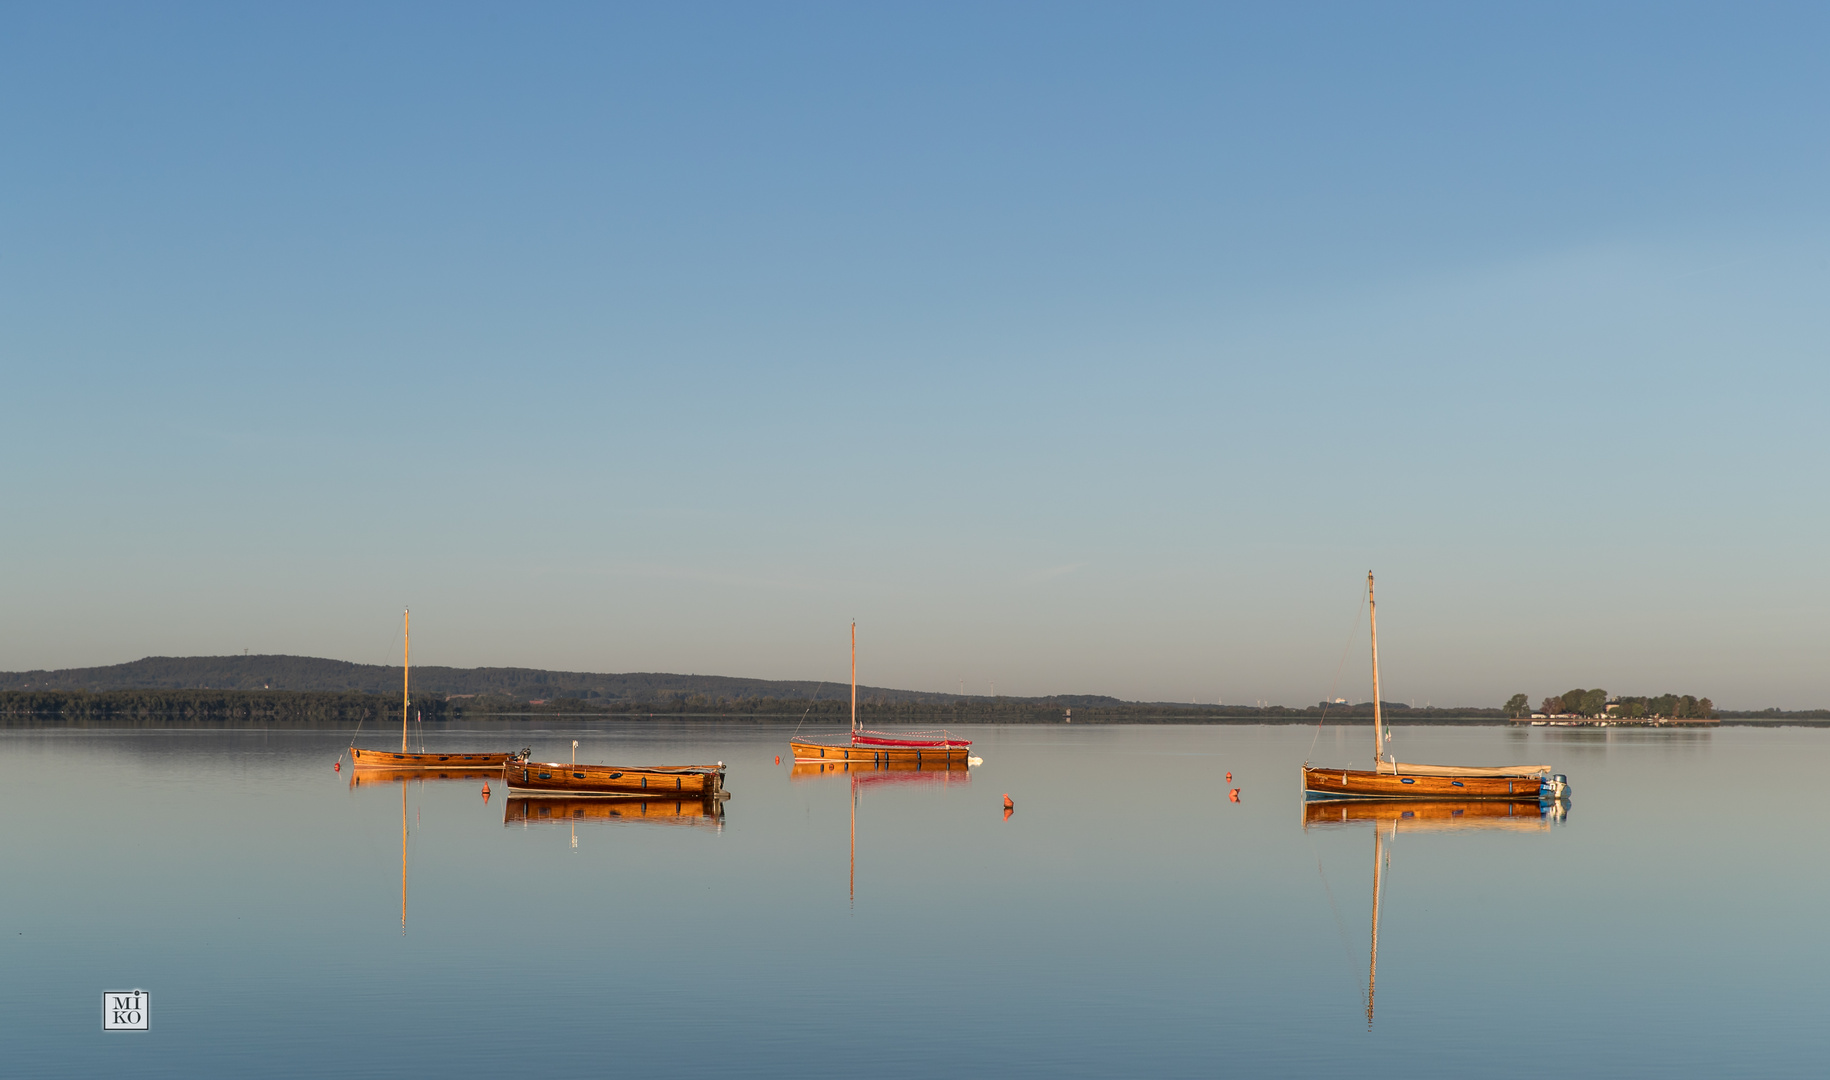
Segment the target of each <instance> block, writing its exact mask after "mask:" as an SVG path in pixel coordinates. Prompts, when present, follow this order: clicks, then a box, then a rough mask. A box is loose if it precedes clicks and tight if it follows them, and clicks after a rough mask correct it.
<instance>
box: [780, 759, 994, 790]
mask: <svg viewBox="0 0 1830 1080" xmlns="http://www.w3.org/2000/svg"><path fill="white" fill-rule="evenodd" d="M823 776H845V777H850V778H851V779H852V780H853V781H854V782H855V783H859V784H866V785H871V786H875V785H878V784H943V785H945V784H970V783H971V782H972V772H971V770H970V769H968V768H967V767H966V763H965V762H964V761H944V760H942V761H924V762H915V761H891V762H889V763H888V764H881V763H872V762H870V761H797V762H795V763H794V767H793V768H792V769H790V770H788V779H790V780H793V781H804V780H817V779H819V778H820V777H823Z"/></svg>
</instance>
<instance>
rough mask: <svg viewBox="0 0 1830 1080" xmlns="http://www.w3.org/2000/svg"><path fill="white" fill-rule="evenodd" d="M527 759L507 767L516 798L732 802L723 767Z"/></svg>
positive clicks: (506, 774)
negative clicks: (614, 797) (639, 797)
mask: <svg viewBox="0 0 1830 1080" xmlns="http://www.w3.org/2000/svg"><path fill="white" fill-rule="evenodd" d="M527 755H528V751H525V750H524V751H522V752H521V753H519V754H516V755H513V756H511V757H510V758H509V759H508V761H507V762H506V763H505V764H504V765H503V766H502V781H503V783H505V784H507V785H508V790H509V792H510V793H511V794H513V795H517V796H526V795H561V796H594V795H625V796H626V795H652V796H655V797H657V798H661V797H669V796H672V797H679V798H695V799H721V798H726V797H728V796H727V795H726V794H725V790H724V762H722V761H720V762H719V763H718V764H716V765H580V764H578V763H576V762H574V763H569V764H568V763H567V762H564V761H531V760H529V759H528V756H527Z"/></svg>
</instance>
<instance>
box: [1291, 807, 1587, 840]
mask: <svg viewBox="0 0 1830 1080" xmlns="http://www.w3.org/2000/svg"><path fill="white" fill-rule="evenodd" d="M1567 813H1568V804H1567V803H1537V802H1506V801H1503V800H1497V799H1470V800H1459V801H1453V800H1417V801H1412V800H1409V799H1403V800H1386V799H1376V800H1375V799H1336V800H1331V801H1316V802H1308V803H1304V804H1303V828H1305V829H1307V828H1310V827H1311V826H1318V827H1326V826H1333V825H1369V824H1372V825H1389V826H1391V827H1392V828H1393V829H1399V828H1402V829H1403V831H1405V832H1419V831H1423V832H1442V831H1445V830H1460V829H1511V830H1514V831H1521V832H1542V831H1544V830H1546V829H1548V828H1550V826H1551V822H1552V821H1562V820H1563V818H1564V815H1565V814H1567Z"/></svg>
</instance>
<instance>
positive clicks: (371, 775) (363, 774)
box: [349, 768, 502, 788]
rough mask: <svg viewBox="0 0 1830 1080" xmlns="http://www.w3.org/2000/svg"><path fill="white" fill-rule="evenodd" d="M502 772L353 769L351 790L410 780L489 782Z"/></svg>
mask: <svg viewBox="0 0 1830 1080" xmlns="http://www.w3.org/2000/svg"><path fill="white" fill-rule="evenodd" d="M501 772H502V770H501V769H500V768H494V769H441V770H439V771H437V772H432V771H430V770H427V769H351V770H350V774H349V786H350V787H351V788H361V787H379V786H380V785H382V784H404V783H406V782H407V781H409V780H470V781H474V782H487V781H489V780H490V779H492V778H494V777H495V776H497V775H499V774H500V773H501Z"/></svg>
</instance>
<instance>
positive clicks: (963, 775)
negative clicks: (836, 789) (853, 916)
mask: <svg viewBox="0 0 1830 1080" xmlns="http://www.w3.org/2000/svg"><path fill="white" fill-rule="evenodd" d="M839 776H843V777H845V778H847V779H848V780H849V781H850V783H851V869H850V871H849V872H848V873H847V874H846V892H847V894H848V895H849V897H850V898H851V899H852V900H853V901H856V900H857V898H858V796H859V794H860V793H861V792H862V791H864V790H867V789H869V788H872V787H882V786H885V785H897V786H903V785H909V784H922V785H927V786H938V787H950V786H952V785H954V784H970V783H971V782H972V771H971V770H970V769H969V768H967V766H966V763H965V762H964V761H952V760H946V759H942V760H940V761H925V762H924V761H896V760H888V761H796V762H795V763H794V767H793V768H791V769H789V770H788V778H789V779H790V780H792V781H796V782H804V781H808V780H816V781H817V780H819V779H821V778H824V777H839ZM1004 816H1005V817H1007V818H1008V817H1009V816H1010V813H1009V811H1006V812H1005V814H1004Z"/></svg>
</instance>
